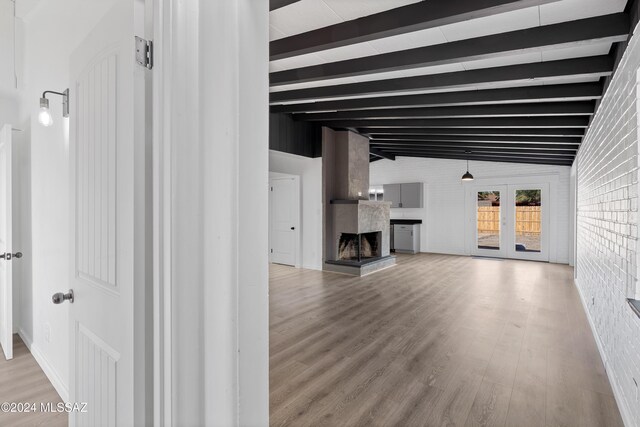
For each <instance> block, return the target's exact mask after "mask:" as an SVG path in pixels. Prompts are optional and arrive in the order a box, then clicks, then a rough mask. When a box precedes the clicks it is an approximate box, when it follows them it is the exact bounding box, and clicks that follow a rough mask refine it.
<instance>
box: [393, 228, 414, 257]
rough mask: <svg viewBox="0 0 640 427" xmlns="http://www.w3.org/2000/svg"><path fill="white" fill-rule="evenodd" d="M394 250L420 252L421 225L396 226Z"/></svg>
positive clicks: (394, 229) (394, 230)
mask: <svg viewBox="0 0 640 427" xmlns="http://www.w3.org/2000/svg"><path fill="white" fill-rule="evenodd" d="M393 248H394V249H395V251H396V252H403V253H411V254H417V253H418V252H420V224H394V225H393Z"/></svg>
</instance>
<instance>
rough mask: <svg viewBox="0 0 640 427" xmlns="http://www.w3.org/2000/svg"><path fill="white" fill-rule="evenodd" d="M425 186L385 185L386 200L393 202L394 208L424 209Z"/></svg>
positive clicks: (415, 184)
mask: <svg viewBox="0 0 640 427" xmlns="http://www.w3.org/2000/svg"><path fill="white" fill-rule="evenodd" d="M423 188H424V186H423V184H422V183H421V182H412V183H408V184H385V185H384V200H385V201H387V202H391V207H392V208H422V207H424V203H423V193H424V190H423Z"/></svg>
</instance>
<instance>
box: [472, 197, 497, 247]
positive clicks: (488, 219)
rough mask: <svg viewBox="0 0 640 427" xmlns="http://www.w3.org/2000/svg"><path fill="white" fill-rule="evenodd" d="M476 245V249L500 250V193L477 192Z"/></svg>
mask: <svg viewBox="0 0 640 427" xmlns="http://www.w3.org/2000/svg"><path fill="white" fill-rule="evenodd" d="M476 195H477V203H476V209H477V216H476V217H477V221H476V226H477V233H476V235H477V241H476V243H477V245H478V249H486V250H492V251H499V250H500V191H478V192H477V193H476Z"/></svg>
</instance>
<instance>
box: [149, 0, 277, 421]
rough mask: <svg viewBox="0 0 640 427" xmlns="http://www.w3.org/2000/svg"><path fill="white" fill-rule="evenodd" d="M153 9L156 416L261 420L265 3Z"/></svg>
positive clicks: (264, 416)
mask: <svg viewBox="0 0 640 427" xmlns="http://www.w3.org/2000/svg"><path fill="white" fill-rule="evenodd" d="M157 13H158V18H159V19H158V21H159V23H160V27H161V28H160V29H159V34H157V35H158V37H157V41H159V42H160V45H159V46H158V49H159V52H158V57H157V62H156V64H157V65H158V70H157V73H158V74H156V80H157V81H156V83H155V84H156V93H157V94H158V96H159V99H158V101H159V104H158V105H157V110H156V111H157V115H156V117H161V123H156V131H157V134H158V135H157V136H158V137H157V138H156V147H155V152H154V153H155V156H154V161H155V166H156V168H158V169H159V170H158V171H157V172H156V182H155V185H156V188H155V194H156V208H157V210H158V212H157V214H156V223H155V228H156V234H157V235H158V236H159V237H160V238H161V240H159V241H158V242H157V245H156V252H155V256H156V265H158V266H163V267H161V268H157V269H156V273H157V274H158V276H159V277H158V279H157V282H156V290H157V295H158V298H157V299H156V320H157V321H158V322H159V325H160V330H158V331H156V338H157V341H158V342H157V343H156V349H157V350H158V351H159V352H160V357H159V359H160V360H157V366H156V378H157V380H158V381H160V382H161V384H160V385H161V387H160V389H159V391H158V394H157V396H156V399H157V400H156V405H157V406H158V405H161V406H162V405H165V404H168V405H169V406H170V409H169V408H167V410H165V411H163V410H161V409H158V408H156V416H157V417H160V420H162V417H163V416H165V417H166V418H165V419H164V425H170V424H172V425H176V426H177V425H181V426H182V425H220V426H233V425H242V426H262V425H264V426H266V425H268V422H269V405H268V394H269V386H268V380H269V372H268V368H269V363H268V356H269V353H268V337H269V335H268V334H269V332H268V222H267V212H268V193H267V188H268V145H269V144H268V49H269V46H268V20H269V16H268V14H269V12H268V2H266V1H264V0H225V1H211V0H181V1H176V0H158V8H157ZM167 319H170V321H169V322H164V323H163V320H165V321H166V320H167ZM163 325H164V326H165V329H164V330H163V329H162V326H163ZM162 386H164V387H165V389H164V391H163V390H162ZM169 421H171V423H170V422H169ZM156 424H161V423H160V422H157V423H156Z"/></svg>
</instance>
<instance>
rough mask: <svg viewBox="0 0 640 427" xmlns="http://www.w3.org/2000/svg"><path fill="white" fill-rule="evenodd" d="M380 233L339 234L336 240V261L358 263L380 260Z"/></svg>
mask: <svg viewBox="0 0 640 427" xmlns="http://www.w3.org/2000/svg"><path fill="white" fill-rule="evenodd" d="M381 239H382V232H381V231H376V232H373V233H361V234H351V233H341V234H340V238H339V239H338V257H337V258H338V261H358V262H362V261H365V260H368V259H374V258H380V256H381V251H380V247H381V246H382V245H381V242H380V241H381Z"/></svg>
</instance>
